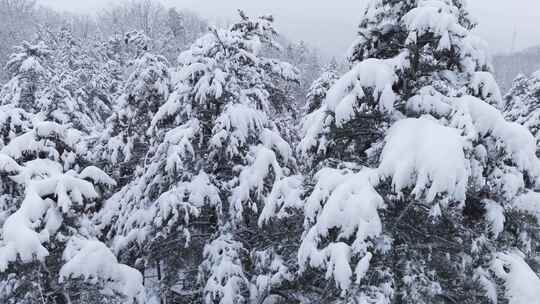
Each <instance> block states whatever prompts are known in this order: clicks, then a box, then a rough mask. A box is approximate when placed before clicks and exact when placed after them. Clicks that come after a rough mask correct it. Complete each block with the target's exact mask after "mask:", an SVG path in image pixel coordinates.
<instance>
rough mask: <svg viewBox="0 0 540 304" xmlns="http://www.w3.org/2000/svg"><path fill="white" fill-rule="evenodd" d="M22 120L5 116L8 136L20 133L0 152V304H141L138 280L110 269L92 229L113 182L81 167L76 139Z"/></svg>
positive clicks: (61, 129)
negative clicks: (2, 203) (3, 203)
mask: <svg viewBox="0 0 540 304" xmlns="http://www.w3.org/2000/svg"><path fill="white" fill-rule="evenodd" d="M6 108H7V106H3V109H6ZM29 115H30V114H25V113H24V112H23V111H22V110H20V109H11V111H10V117H11V118H10V119H11V121H12V124H11V125H10V127H11V128H12V129H13V130H12V131H10V132H9V133H11V134H17V133H21V134H20V135H19V136H14V137H10V139H9V140H6V144H5V145H4V146H3V147H2V149H1V150H0V174H1V176H2V179H1V183H2V184H1V187H2V190H3V195H9V196H10V203H11V205H10V206H8V207H9V208H7V209H5V210H3V216H2V220H1V224H2V229H1V230H0V236H1V238H0V239H1V240H0V272H1V274H0V286H1V287H2V288H1V289H0V300H2V303H88V301H95V300H96V299H97V298H99V297H103V295H106V296H107V298H106V299H103V301H105V302H104V303H115V302H114V301H116V300H118V302H116V303H119V302H120V301H124V303H125V302H126V301H127V302H128V303H129V302H134V301H137V302H138V303H142V301H143V299H144V290H143V288H142V276H141V275H140V273H139V272H138V271H137V270H135V269H132V268H130V267H128V266H126V265H123V264H119V263H118V261H117V259H116V257H115V255H114V254H113V253H112V252H111V250H110V249H108V248H107V246H106V245H105V244H104V243H102V242H100V241H99V240H98V239H97V231H96V229H95V228H94V225H93V222H92V217H93V216H94V214H95V212H96V211H97V210H98V209H99V208H100V206H101V201H100V196H101V195H100V193H101V192H103V191H104V190H106V189H108V188H111V187H112V186H114V184H115V182H114V181H113V180H112V179H111V178H110V177H108V176H107V175H106V174H105V173H104V172H103V171H101V170H100V169H98V168H97V167H94V166H86V165H85V164H86V162H85V161H84V159H83V157H82V156H84V155H85V146H84V143H83V141H82V138H81V135H82V134H83V133H81V132H79V131H77V130H75V129H71V128H69V127H67V126H62V125H59V124H57V123H55V122H43V121H39V120H38V119H31V122H28V121H27V119H26V118H27V116H29ZM15 122H17V123H15ZM21 122H24V123H21ZM4 129H5V128H4ZM25 129H26V130H27V131H26V132H24V130H25ZM20 130H22V131H20ZM86 285H88V286H94V287H93V288H85V287H84V286H86ZM100 294H101V296H100ZM116 295H118V296H116Z"/></svg>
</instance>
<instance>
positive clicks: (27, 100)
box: [0, 41, 51, 113]
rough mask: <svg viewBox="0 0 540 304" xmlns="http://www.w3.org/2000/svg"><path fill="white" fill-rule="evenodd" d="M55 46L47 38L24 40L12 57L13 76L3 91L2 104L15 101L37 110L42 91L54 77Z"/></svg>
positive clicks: (0, 93)
mask: <svg viewBox="0 0 540 304" xmlns="http://www.w3.org/2000/svg"><path fill="white" fill-rule="evenodd" d="M50 56H51V50H50V49H49V48H48V46H47V45H46V44H45V43H44V42H39V43H37V44H32V43H29V42H26V41H25V42H23V43H22V45H20V46H18V47H17V48H16V52H15V53H13V54H12V55H11V56H10V57H9V61H8V63H7V65H6V69H7V71H8V73H9V74H10V76H11V79H10V80H9V81H8V83H7V84H6V85H4V86H3V87H2V90H1V91H0V104H2V105H6V104H11V105H13V106H16V107H20V108H22V109H24V110H25V111H28V112H31V113H34V110H35V109H36V105H37V103H38V100H39V99H40V98H41V96H40V93H41V92H42V90H43V88H44V87H45V86H46V85H47V84H48V82H49V80H50V77H51V71H50V69H51V66H50V64H51V62H50Z"/></svg>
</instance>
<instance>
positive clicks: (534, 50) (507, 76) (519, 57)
mask: <svg viewBox="0 0 540 304" xmlns="http://www.w3.org/2000/svg"><path fill="white" fill-rule="evenodd" d="M493 65H494V68H495V76H496V78H497V81H498V82H499V85H500V87H501V90H502V91H503V92H505V93H506V92H507V91H508V90H510V88H511V87H512V81H513V80H514V78H516V76H517V75H519V74H525V75H530V74H531V73H534V72H535V71H538V70H540V45H538V46H534V47H530V48H527V49H525V50H523V51H519V52H515V53H508V54H499V55H495V56H494V58H493Z"/></svg>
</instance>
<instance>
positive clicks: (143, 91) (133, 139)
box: [96, 32, 171, 185]
mask: <svg viewBox="0 0 540 304" xmlns="http://www.w3.org/2000/svg"><path fill="white" fill-rule="evenodd" d="M126 42H128V43H130V44H132V45H133V48H134V49H135V50H136V51H135V52H136V53H137V57H136V58H135V59H134V60H132V61H131V62H130V63H129V65H130V69H131V73H130V75H129V76H128V78H127V79H126V81H125V84H124V87H123V92H122V94H121V95H120V96H119V97H118V99H117V100H116V101H115V104H114V107H113V114H112V116H111V117H109V118H108V120H107V129H106V130H105V134H104V136H102V138H101V143H102V147H103V148H104V149H102V148H101V146H98V147H96V148H97V149H96V151H97V153H98V154H99V155H98V156H97V158H98V159H104V160H106V162H107V163H108V164H110V166H111V168H113V169H114V170H115V172H114V176H115V177H117V178H118V179H119V182H120V183H121V184H122V185H123V184H126V183H127V182H129V181H130V180H131V179H132V177H133V176H134V174H135V169H136V168H137V165H139V164H140V162H141V161H142V160H143V159H144V158H145V156H146V153H147V152H148V149H149V144H150V134H149V132H148V131H149V128H150V123H151V121H152V119H153V116H154V114H155V113H156V112H157V111H158V109H159V108H160V107H161V106H162V105H163V104H164V103H165V101H166V100H167V98H168V97H169V94H170V91H171V76H170V73H169V68H168V62H167V60H166V59H165V58H164V57H163V56H160V55H155V54H153V53H150V52H148V48H149V45H148V43H149V41H148V37H146V36H144V35H142V34H140V33H138V32H130V33H128V34H127V35H126Z"/></svg>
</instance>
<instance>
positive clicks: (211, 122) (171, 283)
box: [101, 13, 301, 304]
mask: <svg viewBox="0 0 540 304" xmlns="http://www.w3.org/2000/svg"><path fill="white" fill-rule="evenodd" d="M240 17H241V19H240V21H239V22H237V23H235V24H234V25H232V26H231V27H230V29H228V30H222V29H219V30H218V29H212V30H211V31H210V32H209V33H208V34H206V35H204V36H203V37H201V38H200V39H199V40H197V41H196V42H195V43H194V44H193V45H192V46H191V48H190V49H189V50H187V51H185V52H183V53H182V54H181V55H180V56H179V63H180V66H179V68H178V71H177V72H176V75H177V80H176V83H175V89H174V91H173V92H172V93H171V94H170V96H169V98H168V100H167V102H166V103H165V104H164V105H162V106H161V107H160V108H159V110H158V111H157V113H156V114H155V115H154V117H153V120H152V123H151V128H150V134H152V142H151V143H152V145H151V147H150V151H149V153H148V157H147V158H146V159H145V162H144V167H143V168H142V169H141V174H140V176H138V177H137V178H136V179H135V180H134V181H133V182H131V183H130V184H128V185H126V186H125V187H124V188H123V189H122V190H121V191H120V192H118V193H117V194H116V195H114V196H113V197H112V198H111V199H109V200H108V201H107V202H106V204H105V208H104V209H103V211H102V212H101V224H102V226H103V227H104V232H105V233H106V234H107V236H108V237H109V238H110V239H111V240H112V243H113V244H114V246H115V248H116V249H117V250H119V251H120V252H123V256H125V257H126V259H129V258H130V257H142V258H143V259H142V260H139V263H138V264H137V265H138V267H140V268H143V267H145V268H146V271H147V273H153V274H155V276H156V277H158V278H160V279H161V286H160V289H161V290H160V291H159V293H160V296H161V298H162V299H163V298H168V299H172V300H174V301H176V302H179V303H207V304H210V303H224V304H225V303H231V304H233V303H248V302H253V303H254V302H261V303H262V301H263V300H264V299H265V298H267V297H271V296H273V295H272V294H273V293H274V292H273V291H274V289H278V288H280V287H282V285H283V284H285V282H286V281H287V280H288V279H289V278H290V276H291V275H292V274H291V273H292V272H291V271H289V268H288V267H289V265H288V264H287V262H292V263H294V261H295V259H296V253H295V252H294V251H290V250H289V248H290V247H289V248H287V247H286V246H285V244H287V243H288V242H298V238H296V239H294V237H295V235H294V234H293V236H292V237H291V236H290V233H289V232H288V231H285V230H283V228H284V227H286V225H285V224H284V225H283V226H281V227H276V226H274V225H271V224H273V223H275V221H274V220H273V219H274V218H276V217H277V218H278V219H284V218H286V217H288V216H290V215H291V214H290V211H291V209H290V208H291V207H298V206H297V205H295V204H299V202H300V199H299V195H300V193H299V191H298V190H294V189H298V187H299V185H300V182H301V179H300V177H298V176H295V175H293V174H294V170H295V161H294V158H293V153H292V148H291V147H290V145H289V144H288V143H287V142H286V141H285V140H284V139H283V138H282V136H281V134H280V131H281V130H280V129H279V128H278V127H277V126H276V124H275V123H274V119H275V118H278V117H279V116H280V115H283V114H284V113H282V109H284V108H287V105H285V104H282V103H284V102H286V100H279V99H276V98H273V96H272V94H271V92H276V93H279V92H278V90H279V87H276V84H275V83H274V81H273V80H274V79H276V77H279V78H281V79H283V80H287V81H295V80H296V79H297V72H296V70H295V69H294V68H293V67H292V66H291V65H290V64H288V63H285V62H281V61H278V60H275V59H271V58H267V57H264V56H262V55H261V54H260V53H259V50H261V49H262V48H263V47H268V46H272V47H277V45H276V44H275V42H274V38H275V36H276V32H275V30H274V27H273V25H272V23H273V18H272V17H270V16H267V17H260V18H257V19H251V18H248V17H247V16H245V15H244V13H240ZM282 95H283V94H282V93H281V94H279V96H282ZM276 221H277V220H276ZM259 224H260V225H261V226H263V225H265V228H264V229H262V228H259ZM276 228H280V229H277V230H276ZM298 236H299V233H297V234H296V237H298ZM278 244H281V245H280V246H278ZM281 246H282V247H281ZM291 247H292V246H291ZM283 255H284V256H283ZM132 262H133V260H132Z"/></svg>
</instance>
